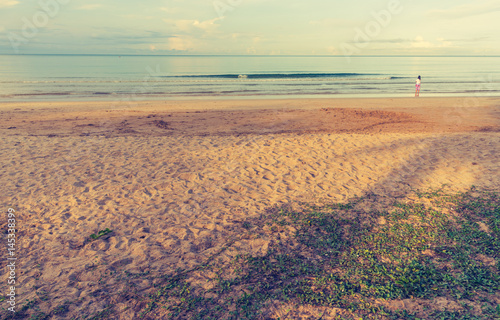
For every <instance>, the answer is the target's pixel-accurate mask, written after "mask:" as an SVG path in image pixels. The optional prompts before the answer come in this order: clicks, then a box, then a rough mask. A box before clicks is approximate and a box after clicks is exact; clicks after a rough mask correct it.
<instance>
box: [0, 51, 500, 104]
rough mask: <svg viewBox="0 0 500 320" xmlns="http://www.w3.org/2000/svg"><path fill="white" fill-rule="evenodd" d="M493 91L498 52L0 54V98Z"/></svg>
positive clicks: (497, 86)
mask: <svg viewBox="0 0 500 320" xmlns="http://www.w3.org/2000/svg"><path fill="white" fill-rule="evenodd" d="M419 75H420V76H421V78H422V89H421V94H420V95H421V96H422V97H457V96H478V97H483V96H499V95H500V56H460V57H458V56H415V57H411V56H353V57H344V56H199V55H197V56H193V55H185V56H181V55H170V56H145V55H142V56H133V55H123V56H120V55H0V102H17V101H20V102H22V101H82V100H124V101H125V100H126V101H131V100H132V101H133V100H136V101H139V100H182V99H190V100H192V99H262V98H266V99H272V98H280V99H283V98H350V97H359V98H361V97H363V98H364V97H366V98H374V97H412V96H414V93H415V80H416V78H417V77H418V76H419Z"/></svg>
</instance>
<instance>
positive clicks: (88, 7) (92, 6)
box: [77, 3, 102, 10]
mask: <svg viewBox="0 0 500 320" xmlns="http://www.w3.org/2000/svg"><path fill="white" fill-rule="evenodd" d="M101 7H102V4H97V3H95V4H85V5H83V6H80V7H78V8H77V9H78V10H95V9H97V8H101Z"/></svg>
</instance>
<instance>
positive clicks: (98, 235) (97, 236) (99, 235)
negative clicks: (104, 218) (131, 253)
mask: <svg viewBox="0 0 500 320" xmlns="http://www.w3.org/2000/svg"><path fill="white" fill-rule="evenodd" d="M111 232H113V230H109V229H108V228H106V229H104V230H101V231H99V232H98V233H97V234H95V233H93V234H91V235H90V239H91V241H92V240H97V239H99V238H100V237H102V236H105V235H107V234H109V233H111Z"/></svg>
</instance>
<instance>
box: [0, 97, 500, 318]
mask: <svg viewBox="0 0 500 320" xmlns="http://www.w3.org/2000/svg"><path fill="white" fill-rule="evenodd" d="M0 115H1V117H0V139H1V141H2V143H1V146H0V148H1V153H0V163H1V165H2V166H1V171H0V177H1V178H0V179H1V181H0V182H1V183H0V203H1V205H2V208H3V209H2V210H3V212H4V216H5V217H4V218H3V219H4V221H5V219H7V213H6V212H7V210H8V209H9V208H12V209H14V210H15V212H16V221H17V226H18V227H17V228H18V231H17V241H16V245H17V251H16V254H17V257H18V260H17V261H16V276H17V278H16V288H17V289H16V290H17V293H16V294H17V295H16V300H17V301H18V302H19V305H21V303H22V302H24V301H26V300H33V299H38V301H39V304H38V306H39V308H40V310H42V311H44V312H46V313H49V312H51V310H52V309H53V308H55V307H57V306H61V305H64V303H65V301H71V302H72V304H71V305H70V306H69V307H68V310H67V313H66V314H65V316H64V317H60V318H61V319H65V318H68V319H69V318H70V317H71V316H74V317H77V316H80V315H83V314H87V315H88V314H92V313H95V312H99V311H101V310H104V309H106V308H107V306H109V305H110V304H112V305H114V306H115V311H116V314H118V315H119V317H118V318H119V319H134V318H136V317H138V314H139V313H140V312H141V310H142V309H143V308H144V305H142V304H141V303H140V302H137V301H139V300H137V299H136V298H137V297H139V296H142V295H147V294H148V293H150V292H152V290H153V288H154V285H155V281H156V280H155V279H156V278H155V277H157V276H161V275H169V274H173V273H174V272H175V271H176V270H178V269H179V268H181V269H189V268H194V267H196V266H197V265H199V264H201V263H203V262H204V261H205V260H206V259H208V258H211V257H213V256H214V254H217V258H218V259H222V260H224V259H226V260H230V259H232V258H234V256H235V255H236V254H238V253H242V252H243V253H248V254H252V255H256V256H259V255H264V254H265V253H266V252H267V250H268V248H269V246H270V241H271V240H270V239H266V238H265V237H264V238H255V239H254V238H247V239H244V238H241V239H238V240H236V241H233V242H231V248H230V249H228V250H225V251H221V249H223V248H224V246H225V245H226V244H227V243H228V240H229V239H233V238H234V236H235V235H238V234H239V233H240V231H241V230H242V229H241V228H242V227H241V224H242V223H243V222H244V221H245V220H246V219H249V218H255V217H259V216H262V215H263V214H265V212H266V209H267V208H270V207H273V206H279V205H283V204H289V203H297V202H308V203H331V202H341V203H345V202H347V201H349V200H350V199H352V198H355V197H363V196H367V195H373V194H375V195H377V196H379V197H386V198H388V199H395V198H396V199H405V197H406V196H407V195H409V194H410V193H411V192H412V191H414V190H429V189H438V188H441V187H443V185H446V186H447V188H448V189H449V190H450V191H453V192H459V191H465V190H468V189H469V188H470V187H471V186H476V187H480V188H484V189H489V190H497V191H498V190H499V189H500V153H499V152H498V150H499V146H500V98H484V97H483V98H476V97H470V98H467V97H461V98H418V99H413V98H411V99H410V98H369V99H290V100H286V99H269V100H260V99H251V100H192V101H138V102H135V101H133V102H130V101H128V102H127V101H121V102H120V101H115V102H107V101H104V102H99V101H93V102H88V101H82V102H75V101H73V102H27V103H21V102H16V103H3V104H0ZM106 228H108V229H109V230H112V232H111V233H109V234H105V235H103V236H102V237H101V238H100V239H99V240H98V241H88V240H89V237H90V235H92V234H98V232H99V231H101V230H105V229H106ZM2 232H4V233H5V230H2ZM1 263H2V265H7V260H6V258H4V257H2V259H1ZM123 274H132V275H145V276H143V277H142V276H137V277H129V278H127V280H126V281H125V280H123V278H122V277H121V276H118V275H123ZM7 278H8V274H7V273H3V274H2V277H1V278H0V289H1V291H2V292H6V291H7V288H8V285H7ZM198 281H200V282H202V281H203V279H198ZM131 288H133V289H131ZM124 292H126V293H127V292H128V294H129V295H128V296H127V294H124ZM40 297H44V298H42V299H40ZM75 301H76V302H75ZM54 318H57V317H54Z"/></svg>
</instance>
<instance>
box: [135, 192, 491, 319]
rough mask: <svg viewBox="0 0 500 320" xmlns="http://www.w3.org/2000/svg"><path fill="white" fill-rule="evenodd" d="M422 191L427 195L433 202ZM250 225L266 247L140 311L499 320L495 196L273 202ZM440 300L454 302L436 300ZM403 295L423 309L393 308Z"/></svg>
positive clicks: (209, 268) (179, 279) (182, 280)
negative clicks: (372, 203) (450, 305)
mask: <svg viewBox="0 0 500 320" xmlns="http://www.w3.org/2000/svg"><path fill="white" fill-rule="evenodd" d="M419 198H427V199H430V200H431V201H432V204H433V205H432V207H426V206H424V205H423V204H420V203H419ZM450 208H453V209H452V210H450ZM252 225H254V226H256V227H257V228H255V229H253V232H254V233H258V232H259V230H263V231H264V232H263V233H261V235H262V234H267V235H268V236H269V237H270V238H272V239H273V240H274V241H273V244H272V245H271V246H270V249H269V251H268V252H267V254H265V255H264V256H250V255H238V256H236V257H235V258H234V259H233V260H232V261H231V262H230V263H226V262H219V261H218V260H214V259H212V261H213V262H211V263H208V264H206V265H205V266H204V267H203V270H202V271H203V272H205V273H206V274H212V276H211V277H210V276H208V277H207V280H206V281H207V282H208V284H209V285H206V286H204V287H205V289H204V288H203V287H202V286H200V285H192V283H193V281H192V278H193V274H194V271H193V272H182V273H179V274H178V275H176V276H172V277H169V278H167V279H165V282H164V283H163V284H162V285H161V286H160V287H159V288H158V290H157V291H156V292H155V293H154V294H152V295H151V296H150V297H149V300H148V301H149V302H148V304H147V306H146V307H145V308H144V310H143V316H144V317H145V318H148V317H150V318H154V317H155V316H159V315H162V316H167V315H168V317H170V318H172V319H256V318H260V317H262V318H264V317H269V316H272V314H273V312H274V313H276V312H277V311H276V309H278V310H279V309H280V305H281V304H283V305H292V306H308V307H309V308H311V310H314V308H317V309H318V310H324V308H323V307H328V308H338V309H337V310H340V312H341V313H342V318H346V319H349V318H352V319H355V318H359V317H363V318H379V319H381V318H385V319H398V318H407V319H419V317H422V318H425V319H500V306H499V305H498V301H499V300H500V297H499V295H498V292H499V290H500V276H499V270H498V267H499V262H500V200H499V196H498V194H497V193H493V192H478V191H476V190H475V189H471V190H470V191H469V192H466V193H462V194H457V195H447V194H445V193H444V192H442V191H441V190H440V191H436V192H427V193H419V194H417V198H416V199H415V201H413V202H408V203H395V204H394V205H393V206H392V207H391V208H388V210H385V211H380V212H376V211H370V210H366V203H365V201H364V200H363V199H357V200H356V201H353V202H352V203H349V204H347V205H325V206H313V207H311V206H307V205H302V207H301V209H300V210H292V209H291V208H290V207H282V208H274V209H272V210H270V211H269V212H268V215H267V216H266V217H264V218H263V219H262V220H260V221H252V223H250V222H248V221H247V222H245V225H244V228H245V229H251V226H252ZM485 226H486V228H485ZM485 230H487V231H488V232H486V231H485ZM278 235H279V236H278ZM283 239H286V240H283ZM203 272H200V270H199V269H198V270H196V275H197V276H198V277H199V276H200V274H202V275H203ZM206 288H210V289H206ZM438 297H444V298H446V299H447V300H449V301H454V302H456V303H457V304H460V305H461V307H460V308H459V310H440V308H439V307H438V306H437V305H435V306H434V307H433V303H432V302H433V301H434V299H435V298H438ZM490 298H491V299H490ZM403 299H412V300H415V301H416V299H420V300H419V301H428V302H429V304H428V305H429V306H428V307H427V310H426V311H422V310H420V311H419V310H412V309H409V310H399V309H397V308H394V307H391V302H394V301H401V300H403ZM476 305H481V307H480V308H478V307H475V306H476ZM276 306H278V307H276ZM273 308H274V309H273ZM273 310H275V311H273ZM283 310H285V309H284V307H283ZM294 310H296V309H294ZM294 310H289V311H288V315H287V316H290V317H291V316H292V314H293V312H296V311H294ZM283 312H284V311H283Z"/></svg>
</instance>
